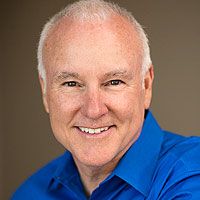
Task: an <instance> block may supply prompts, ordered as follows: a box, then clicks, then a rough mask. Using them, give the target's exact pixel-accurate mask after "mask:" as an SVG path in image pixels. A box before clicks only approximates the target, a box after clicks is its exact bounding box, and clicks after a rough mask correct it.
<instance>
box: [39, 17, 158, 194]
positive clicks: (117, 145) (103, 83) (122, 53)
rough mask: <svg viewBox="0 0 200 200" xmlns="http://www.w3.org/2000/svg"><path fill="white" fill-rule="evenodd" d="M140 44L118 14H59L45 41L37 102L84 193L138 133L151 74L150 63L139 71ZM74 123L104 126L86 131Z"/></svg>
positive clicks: (84, 125) (87, 191)
mask: <svg viewBox="0 0 200 200" xmlns="http://www.w3.org/2000/svg"><path fill="white" fill-rule="evenodd" d="M140 47H141V44H140V42H139V40H138V36H137V33H136V31H135V30H134V28H133V27H132V25H130V24H129V22H127V21H126V20H125V19H123V18H122V17H120V16H112V17H111V18H110V19H107V20H105V21H101V22H100V21H99V22H97V23H95V24H94V23H92V22H77V21H76V22H73V21H72V20H70V19H67V18H63V19H61V20H60V21H59V22H58V23H57V25H56V26H55V27H54V28H53V29H52V30H50V32H49V35H48V37H47V39H46V41H45V44H44V49H43V55H44V65H45V69H46V84H47V85H46V91H45V89H44V80H43V79H42V78H41V77H40V83H41V87H42V92H43V102H44V105H45V109H46V111H47V112H48V113H49V117H50V121H51V126H52V130H53V133H54V135H55V137H56V139H57V140H58V141H59V142H60V143H61V144H62V145H63V146H64V147H65V148H66V149H68V150H69V151H70V152H71V153H72V156H73V158H74V161H75V163H76V165H77V168H78V170H79V173H80V176H81V180H82V183H83V186H84V188H85V192H86V194H87V195H88V196H89V195H90V194H91V193H92V191H94V189H95V188H96V187H98V185H99V183H100V182H102V181H103V180H104V179H105V178H106V177H107V176H108V174H110V172H111V171H112V170H113V169H114V168H115V167H116V165H117V163H118V162H119V160H120V158H121V157H122V156H123V155H124V153H125V152H126V151H127V150H128V148H129V147H130V146H131V145H132V144H133V143H134V142H135V141H136V139H137V138H138V137H139V135H140V132H141V129H142V124H143V121H144V111H145V109H148V108H149V105H150V101H151V95H152V82H153V77H154V74H153V67H152V66H151V67H150V68H149V70H148V71H147V72H146V74H145V77H142V76H141V58H142V56H141V55H142V51H141V48H140ZM142 83H144V84H142ZM77 127H87V128H101V127H109V129H108V130H107V131H104V132H102V133H100V134H94V135H89V134H86V133H83V132H81V131H80V129H78V128H77Z"/></svg>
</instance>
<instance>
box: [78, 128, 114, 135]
mask: <svg viewBox="0 0 200 200" xmlns="http://www.w3.org/2000/svg"><path fill="white" fill-rule="evenodd" d="M78 128H79V129H80V130H81V131H82V132H84V133H89V134H97V133H101V132H104V131H107V130H108V129H109V128H110V127H109V126H106V127H102V128H94V129H93V128H86V127H78Z"/></svg>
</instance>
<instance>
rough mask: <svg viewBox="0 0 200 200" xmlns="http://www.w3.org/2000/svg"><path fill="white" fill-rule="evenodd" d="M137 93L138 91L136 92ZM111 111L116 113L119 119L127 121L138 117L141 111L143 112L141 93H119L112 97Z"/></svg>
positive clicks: (131, 91) (132, 91)
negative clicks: (113, 110)
mask: <svg viewBox="0 0 200 200" xmlns="http://www.w3.org/2000/svg"><path fill="white" fill-rule="evenodd" d="M137 91H138V90H137ZM111 101H112V104H113V105H114V107H113V109H115V111H116V112H118V115H119V117H120V118H121V119H127V118H131V117H134V115H136V116H137V115H138V114H139V113H140V112H141V110H144V106H143V105H144V97H143V93H142V91H141V90H140V92H134V89H132V88H131V90H130V91H125V92H121V93H120V95H116V96H112V100H111Z"/></svg>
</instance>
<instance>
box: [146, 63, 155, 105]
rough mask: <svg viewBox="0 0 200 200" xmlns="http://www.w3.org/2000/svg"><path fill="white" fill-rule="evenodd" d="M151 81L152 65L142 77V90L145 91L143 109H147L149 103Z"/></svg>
mask: <svg viewBox="0 0 200 200" xmlns="http://www.w3.org/2000/svg"><path fill="white" fill-rule="evenodd" d="M153 80H154V69H153V65H151V66H150V68H149V69H148V71H147V72H146V74H145V76H144V90H145V97H144V98H145V100H144V108H145V109H148V108H149V106H150V103H151V98H152V89H153Z"/></svg>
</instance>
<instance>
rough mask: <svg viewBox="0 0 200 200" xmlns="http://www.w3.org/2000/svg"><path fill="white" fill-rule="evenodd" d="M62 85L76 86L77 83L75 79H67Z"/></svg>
mask: <svg viewBox="0 0 200 200" xmlns="http://www.w3.org/2000/svg"><path fill="white" fill-rule="evenodd" d="M62 85H64V86H68V87H76V86H78V83H77V82H76V81H67V82H64V83H63V84H62Z"/></svg>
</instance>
